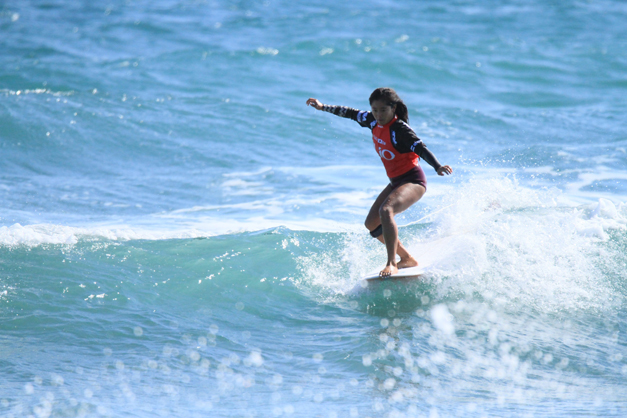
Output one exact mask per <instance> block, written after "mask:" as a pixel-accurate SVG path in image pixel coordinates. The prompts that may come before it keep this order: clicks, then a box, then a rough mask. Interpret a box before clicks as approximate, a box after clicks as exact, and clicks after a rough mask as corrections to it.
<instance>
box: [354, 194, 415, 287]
mask: <svg viewBox="0 0 627 418" xmlns="http://www.w3.org/2000/svg"><path fill="white" fill-rule="evenodd" d="M424 193H425V188H424V187H422V186H420V185H418V184H412V183H408V184H404V185H402V186H400V187H399V188H397V189H396V190H392V186H390V185H388V186H387V187H386V188H385V189H383V191H382V192H381V193H380V194H379V196H378V197H377V199H376V200H375V201H374V203H373V205H372V207H371V208H370V212H369V213H368V216H367V217H366V222H365V225H366V228H368V230H370V231H372V230H374V229H375V228H377V227H378V226H379V225H382V227H383V236H379V237H377V239H378V240H379V241H381V242H382V243H384V244H386V247H387V250H388V263H387V265H386V267H385V269H383V270H382V271H381V276H382V277H386V276H389V275H390V274H394V273H396V272H397V271H398V269H399V268H405V267H413V266H417V265H418V261H416V259H415V258H414V257H412V256H411V254H409V252H408V251H407V249H406V248H405V247H404V246H403V245H402V244H401V243H400V241H399V240H398V228H397V226H396V222H394V215H395V214H397V213H401V212H402V211H404V210H405V209H407V208H408V207H410V206H411V205H413V204H414V203H416V202H417V201H418V200H419V199H420V198H421V197H422V195H424ZM386 230H387V234H386ZM386 237H387V238H386ZM396 254H398V255H399V256H400V258H401V259H400V261H399V262H398V263H396ZM388 271H389V272H388Z"/></svg>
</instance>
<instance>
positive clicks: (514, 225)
mask: <svg viewBox="0 0 627 418" xmlns="http://www.w3.org/2000/svg"><path fill="white" fill-rule="evenodd" d="M563 197H564V196H563V194H562V193H561V192H560V191H559V190H557V189H541V190H535V189H530V188H526V187H523V186H521V185H519V184H518V183H517V182H516V181H515V180H514V179H511V178H507V177H499V178H484V179H472V180H470V181H468V182H465V183H463V184H458V185H457V187H455V188H453V187H451V188H449V189H448V193H447V194H442V195H440V196H439V203H438V204H437V205H436V207H435V209H434V211H433V212H434V213H433V215H432V216H430V217H429V219H428V220H427V221H429V222H430V223H431V224H430V227H429V228H428V229H426V230H425V228H424V227H423V228H420V229H419V231H420V232H414V233H413V234H412V233H410V231H411V230H414V231H415V230H416V228H415V227H407V228H403V227H401V228H400V236H401V240H402V241H403V242H404V244H405V246H406V247H407V248H408V249H409V251H410V252H411V253H412V254H413V255H414V256H416V257H417V259H418V260H419V262H420V263H421V265H422V266H423V267H427V268H429V270H430V271H431V272H433V274H432V276H431V277H430V278H429V280H430V281H431V283H433V284H434V285H436V288H437V293H438V297H439V298H440V299H441V300H447V299H449V298H453V299H460V298H461V299H464V298H470V299H473V298H475V297H476V296H477V295H480V297H481V298H482V299H483V300H486V301H489V302H490V303H491V304H494V305H499V306H504V307H507V306H517V307H520V306H521V305H522V306H524V307H526V308H531V309H536V310H539V311H542V312H556V311H562V310H570V309H608V308H611V307H612V306H617V304H620V303H621V302H620V298H621V296H620V295H615V294H614V292H613V290H612V289H613V287H612V283H611V280H612V279H611V277H608V276H607V273H606V272H604V271H602V270H601V268H600V266H601V265H603V264H605V261H607V260H608V259H613V258H616V257H617V254H613V253H612V252H611V250H609V249H607V248H602V247H600V245H602V243H603V241H604V240H607V239H608V238H609V234H608V233H609V231H611V230H616V229H619V230H625V229H627V210H626V207H625V205H624V204H615V203H613V202H612V201H609V200H607V199H600V200H598V201H597V202H595V203H594V204H588V205H583V206H582V205H578V206H571V205H569V204H565V203H569V202H570V201H569V199H568V196H567V198H566V199H564V198H563ZM440 209H444V210H440ZM412 228H413V229H412ZM338 251H339V253H338ZM385 259H386V256H385V248H384V247H383V245H381V244H380V243H378V242H376V241H375V240H372V239H371V238H370V237H369V236H368V234H367V233H366V232H365V231H364V232H361V233H355V234H348V235H346V237H345V242H344V243H343V245H342V246H341V247H340V249H339V250H337V249H330V250H329V251H322V252H321V253H319V254H314V255H308V256H306V257H302V258H301V259H300V260H299V265H300V266H301V271H302V272H303V276H304V278H303V281H304V282H305V283H308V284H309V285H311V286H314V287H316V288H321V289H324V290H325V292H323V293H324V294H325V295H326V296H325V298H326V297H328V294H329V292H331V293H336V294H338V295H340V294H346V293H349V292H350V290H351V289H352V288H353V287H354V286H355V284H356V283H357V281H358V280H359V277H361V276H362V275H363V274H364V273H365V272H367V271H370V270H374V269H376V268H379V267H382V266H383V265H384V264H385Z"/></svg>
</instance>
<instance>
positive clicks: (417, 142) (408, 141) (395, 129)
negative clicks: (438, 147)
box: [391, 120, 442, 171]
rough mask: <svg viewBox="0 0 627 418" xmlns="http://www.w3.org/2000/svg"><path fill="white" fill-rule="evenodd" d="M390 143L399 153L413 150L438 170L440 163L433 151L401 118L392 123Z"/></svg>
mask: <svg viewBox="0 0 627 418" xmlns="http://www.w3.org/2000/svg"><path fill="white" fill-rule="evenodd" d="M391 130H392V132H391V134H392V143H393V144H394V148H396V149H397V150H398V151H399V152H400V153H406V152H414V153H416V154H417V155H418V156H419V157H420V158H422V159H423V160H425V161H426V162H427V164H429V165H430V166H431V167H433V168H434V169H435V171H438V169H439V168H440V167H442V164H440V162H439V161H438V159H437V158H436V157H435V155H433V153H432V152H431V151H430V150H429V149H428V148H427V146H426V145H425V144H424V143H423V142H422V140H421V139H420V138H418V136H417V135H416V133H415V132H414V130H413V129H412V128H411V127H410V126H409V125H408V124H406V123H405V122H403V121H402V120H399V121H398V122H397V123H395V124H394V125H392V129H391Z"/></svg>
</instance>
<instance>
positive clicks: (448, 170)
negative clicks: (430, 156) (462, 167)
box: [438, 165, 453, 176]
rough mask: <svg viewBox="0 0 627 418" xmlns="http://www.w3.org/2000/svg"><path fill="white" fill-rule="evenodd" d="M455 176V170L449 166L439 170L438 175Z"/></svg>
mask: <svg viewBox="0 0 627 418" xmlns="http://www.w3.org/2000/svg"><path fill="white" fill-rule="evenodd" d="M445 174H453V169H452V168H451V167H450V166H448V165H443V166H442V167H440V168H439V169H438V175H440V176H443V175H445Z"/></svg>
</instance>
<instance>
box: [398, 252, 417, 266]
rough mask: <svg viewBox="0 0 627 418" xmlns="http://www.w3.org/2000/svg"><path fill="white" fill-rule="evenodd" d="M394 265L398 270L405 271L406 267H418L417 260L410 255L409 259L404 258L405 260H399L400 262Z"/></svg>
mask: <svg viewBox="0 0 627 418" xmlns="http://www.w3.org/2000/svg"><path fill="white" fill-rule="evenodd" d="M396 265H397V266H398V268H399V269H405V268H407V267H418V260H416V259H415V258H414V257H412V256H411V255H410V256H409V258H406V259H405V260H403V259H401V261H399V262H398V263H397V264H396Z"/></svg>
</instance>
